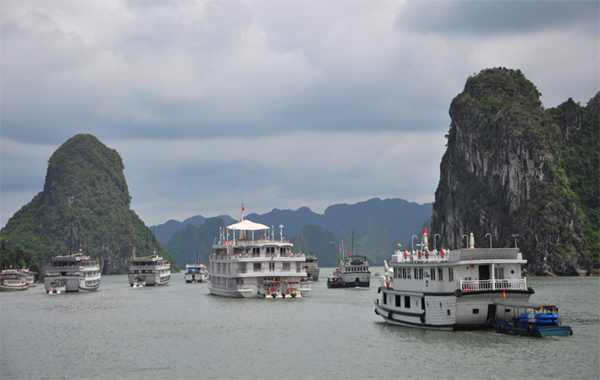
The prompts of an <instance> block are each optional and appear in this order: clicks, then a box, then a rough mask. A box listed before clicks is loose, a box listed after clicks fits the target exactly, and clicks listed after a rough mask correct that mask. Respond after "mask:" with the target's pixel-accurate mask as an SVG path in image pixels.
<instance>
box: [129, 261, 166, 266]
mask: <svg viewBox="0 0 600 380" xmlns="http://www.w3.org/2000/svg"><path fill="white" fill-rule="evenodd" d="M166 264H167V262H166V261H148V262H144V261H134V262H132V263H131V265H135V266H148V265H150V266H160V265H166Z"/></svg>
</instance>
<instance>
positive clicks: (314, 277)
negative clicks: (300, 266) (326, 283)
mask: <svg viewBox="0 0 600 380" xmlns="http://www.w3.org/2000/svg"><path fill="white" fill-rule="evenodd" d="M319 273H320V269H319V268H310V267H309V268H307V269H306V275H307V277H308V279H309V280H311V281H318V280H319Z"/></svg>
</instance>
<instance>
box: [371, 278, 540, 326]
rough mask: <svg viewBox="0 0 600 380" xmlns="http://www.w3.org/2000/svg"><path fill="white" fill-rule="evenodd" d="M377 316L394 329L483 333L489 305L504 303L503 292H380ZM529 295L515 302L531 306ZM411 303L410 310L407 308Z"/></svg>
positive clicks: (525, 293) (515, 294)
mask: <svg viewBox="0 0 600 380" xmlns="http://www.w3.org/2000/svg"><path fill="white" fill-rule="evenodd" d="M378 293H379V297H378V298H377V299H375V313H376V314H377V315H379V316H381V317H382V318H383V319H384V321H385V322H386V323H388V324H391V325H397V326H410V327H417V328H422V329H432V330H481V329H487V328H489V323H488V320H489V319H490V316H489V315H488V308H489V305H490V304H492V303H493V302H495V301H498V300H500V299H501V296H502V293H501V292H500V291H488V292H471V293H460V292H458V293H446V294H436V293H432V294H427V293H416V292H403V291H396V290H393V289H390V288H386V287H380V288H379V289H378ZM530 295H531V293H530V292H529V291H521V292H516V291H515V292H513V293H512V294H511V298H513V299H515V300H519V301H521V302H527V301H528V300H529V297H530ZM407 302H408V305H409V307H407V306H406V305H407Z"/></svg>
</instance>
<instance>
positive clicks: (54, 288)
mask: <svg viewBox="0 0 600 380" xmlns="http://www.w3.org/2000/svg"><path fill="white" fill-rule="evenodd" d="M47 292H48V294H62V293H66V292H67V283H66V281H64V280H61V279H56V280H55V279H51V280H50V282H49V283H48V290H47Z"/></svg>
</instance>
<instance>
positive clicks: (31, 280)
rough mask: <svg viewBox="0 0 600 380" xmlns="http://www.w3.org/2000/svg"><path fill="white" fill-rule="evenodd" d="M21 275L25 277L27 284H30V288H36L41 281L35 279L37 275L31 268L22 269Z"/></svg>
mask: <svg viewBox="0 0 600 380" xmlns="http://www.w3.org/2000/svg"><path fill="white" fill-rule="evenodd" d="M19 273H20V274H21V275H22V276H24V277H25V282H26V283H27V284H29V286H31V287H34V286H37V284H38V283H39V280H36V279H35V275H36V274H37V273H36V272H32V271H30V270H29V268H23V269H20V270H19Z"/></svg>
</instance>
